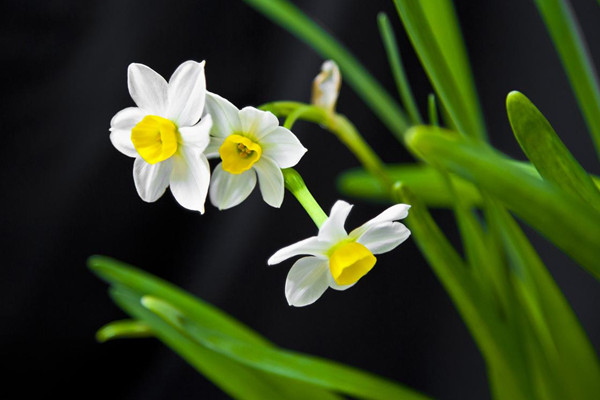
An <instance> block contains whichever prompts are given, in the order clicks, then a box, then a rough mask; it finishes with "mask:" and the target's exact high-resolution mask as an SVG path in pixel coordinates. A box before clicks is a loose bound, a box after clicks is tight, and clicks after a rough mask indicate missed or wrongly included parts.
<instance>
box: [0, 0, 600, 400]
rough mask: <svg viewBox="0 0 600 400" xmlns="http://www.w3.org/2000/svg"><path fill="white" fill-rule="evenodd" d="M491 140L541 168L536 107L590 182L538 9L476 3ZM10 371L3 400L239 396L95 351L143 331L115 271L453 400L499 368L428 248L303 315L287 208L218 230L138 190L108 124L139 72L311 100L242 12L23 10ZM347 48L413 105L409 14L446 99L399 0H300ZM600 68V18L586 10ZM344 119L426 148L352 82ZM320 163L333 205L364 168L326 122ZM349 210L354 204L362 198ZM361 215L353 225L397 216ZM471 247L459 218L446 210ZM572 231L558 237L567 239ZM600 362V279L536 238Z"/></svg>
mask: <svg viewBox="0 0 600 400" xmlns="http://www.w3.org/2000/svg"><path fill="white" fill-rule="evenodd" d="M456 3H457V11H458V14H459V17H460V20H461V22H462V24H463V31H464V34H465V37H466V41H467V45H468V49H469V53H470V57H471V61H472V65H473V70H474V73H475V78H476V83H477V86H478V89H479V93H480V96H481V100H482V104H483V108H484V111H485V115H486V120H487V123H488V126H489V131H490V136H491V140H492V142H493V144H494V145H495V146H497V147H498V148H500V149H501V150H503V151H505V152H507V153H509V154H511V155H512V156H514V157H516V158H519V159H523V158H524V157H523V155H522V154H521V152H520V150H519V148H518V145H517V143H516V141H515V140H514V138H513V136H512V133H511V131H510V128H509V125H508V122H507V118H506V113H505V110H504V99H505V96H506V94H507V93H508V92H509V91H510V90H512V89H519V90H521V91H522V92H524V93H525V94H526V95H528V96H529V97H530V98H531V99H532V101H533V102H534V103H535V104H536V105H538V107H539V108H540V109H541V110H542V112H544V114H545V115H546V116H547V117H548V118H549V119H550V121H551V122H552V123H553V125H554V126H555V128H556V130H557V131H558V132H559V134H560V135H561V137H562V138H563V139H564V141H565V142H566V144H567V146H568V147H569V148H570V149H571V150H572V151H573V153H574V154H575V155H576V157H577V158H578V159H579V160H580V161H581V162H582V164H583V165H584V166H585V167H586V168H588V169H589V170H590V171H592V172H595V173H599V172H600V170H599V169H598V164H597V160H596V158H595V155H594V151H593V148H592V143H591V140H590V139H589V136H588V135H587V134H586V130H585V126H584V123H583V121H582V118H581V115H580V113H579V111H578V108H577V106H576V103H575V101H574V99H573V96H572V94H571V92H570V90H569V86H568V83H567V81H566V78H565V75H564V73H563V71H562V69H561V67H560V63H559V60H558V58H557V56H556V54H555V52H554V51H553V48H552V44H551V42H550V39H549V37H548V35H547V33H546V31H545V28H544V26H543V24H542V21H541V19H540V17H539V15H538V14H537V11H536V9H535V7H534V5H533V2H532V1H523V0H510V1H503V2H496V1H487V2H479V1H467V0H461V1H457V2H456ZM2 4H3V6H2V8H3V10H2V12H1V13H0V15H2V17H1V18H2V24H0V26H1V28H0V33H1V36H0V41H1V43H2V69H3V84H2V88H3V89H2V96H3V98H2V103H1V104H2V108H1V110H2V111H1V113H2V114H1V115H2V119H1V120H2V130H3V132H2V139H1V140H2V151H1V153H0V154H1V156H0V178H1V180H0V182H2V196H1V200H0V201H1V204H0V205H1V207H2V212H1V214H0V215H1V218H2V219H1V221H0V239H1V243H2V247H1V249H2V252H1V255H2V263H1V265H0V317H1V318H0V320H1V322H0V343H1V344H0V346H1V347H0V359H1V360H2V361H1V362H2V365H3V366H4V369H5V372H4V375H3V379H2V388H1V389H0V391H1V392H3V394H1V395H0V396H1V397H2V398H27V397H30V396H32V395H34V394H36V395H44V397H46V396H48V395H59V396H60V397H62V398H93V397H100V396H102V397H105V396H110V397H112V398H119V399H120V398H123V399H146V400H147V399H166V398H169V399H187V398H201V399H221V398H225V396H224V395H223V394H222V393H221V392H220V391H219V389H218V388H216V387H215V386H213V385H212V383H210V382H208V381H207V380H205V379H204V378H203V377H202V376H200V375H199V374H197V373H196V372H195V371H194V370H193V369H192V368H191V367H189V366H188V365H187V364H186V363H185V362H184V361H182V360H181V359H180V358H179V357H178V356H176V355H175V354H173V353H172V352H171V351H170V350H169V349H168V348H166V347H165V346H163V345H162V344H160V343H159V342H158V341H156V340H153V339H142V340H122V341H115V342H109V343H106V344H98V343H96V342H95V340H94V333H95V331H96V330H97V328H99V327H100V326H102V325H103V324H105V323H107V322H109V321H111V320H115V319H120V318H123V317H125V315H124V314H123V313H122V312H121V311H120V310H119V309H118V308H117V307H116V306H115V305H113V304H112V302H111V301H110V300H109V298H108V296H107V294H106V289H107V286H106V285H105V284H104V283H103V282H101V281H100V280H98V279H97V278H96V277H95V276H94V275H92V273H90V271H89V270H88V269H87V268H86V258H87V257H88V256H89V255H91V254H105V255H111V256H113V257H115V258H118V259H121V260H124V261H127V262H130V263H132V264H134V265H137V266H139V267H142V268H143V269H145V270H147V271H150V272H152V273H155V274H157V275H159V276H161V277H163V278H165V279H167V280H170V281H172V282H174V283H176V284H178V285H180V286H182V287H183V288H185V289H186V290H188V291H190V292H192V293H194V294H195V295H197V296H199V297H201V298H203V299H205V300H207V301H209V302H211V303H213V304H215V305H217V306H218V307H220V308H222V309H223V310H225V311H227V312H228V313H230V314H231V315H233V316H234V317H236V318H238V319H239V320H241V321H243V322H245V323H247V324H248V325H250V326H251V327H252V328H254V329H256V330H258V331H259V332H261V333H262V334H264V335H265V336H266V337H267V338H269V339H271V340H273V341H274V342H275V343H277V344H279V345H281V346H283V347H286V348H290V349H294V350H298V351H303V352H308V353H311V354H316V355H320V356H324V357H329V358H332V359H335V360H338V361H341V362H344V363H348V364H351V365H355V366H358V367H361V368H364V369H366V370H369V371H372V372H375V373H378V374H381V375H384V376H387V377H390V378H394V379H397V380H399V381H400V382H403V383H406V384H408V385H410V386H412V387H414V388H416V389H418V390H422V391H424V392H425V393H427V394H430V395H433V396H435V397H440V398H444V399H482V398H487V397H489V394H488V388H487V382H486V376H485V369H484V363H483V361H482V359H481V357H480V355H479V353H478V350H477V348H476V347H475V345H474V343H473V341H472V339H471V338H470V336H469V334H468V332H467V330H466V329H465V326H464V325H463V323H462V322H461V320H460V318H459V316H458V315H457V313H456V311H455V310H454V308H453V306H452V304H451V302H450V300H449V298H448V296H447V295H446V294H445V292H444V291H443V289H442V288H441V286H440V284H439V283H438V281H437V279H436V278H435V276H434V275H433V274H432V272H431V270H430V269H429V267H428V266H427V264H426V263H425V262H424V261H423V259H422V257H421V256H420V254H419V252H418V250H417V249H416V247H415V245H414V243H413V242H412V241H411V240H409V241H408V242H407V243H405V244H403V245H402V246H401V247H400V248H398V249H397V250H396V251H394V252H392V253H388V254H386V255H382V256H381V257H379V263H378V265H377V268H376V269H375V270H374V271H373V272H372V273H371V274H369V275H368V277H366V278H365V279H363V280H362V281H361V283H360V284H358V285H357V286H356V287H355V288H353V289H352V290H349V291H346V292H343V293H338V292H333V291H328V292H327V293H326V294H325V295H324V296H323V298H322V299H321V300H319V301H318V302H317V303H315V304H314V305H312V306H309V307H306V308H300V309H295V308H290V307H288V306H287V303H286V301H285V297H284V293H283V287H284V282H285V277H286V274H287V272H288V270H289V268H290V267H291V265H292V262H291V261H289V262H287V263H284V264H283V265H280V266H277V267H273V268H267V267H266V260H267V258H268V257H269V256H270V255H271V254H272V253H273V252H274V251H276V250H277V249H279V248H281V247H282V246H284V245H287V244H290V243H293V242H295V241H297V240H300V239H302V238H305V237H308V236H312V235H314V234H315V233H316V230H315V228H314V226H313V225H312V222H311V221H310V219H308V217H307V216H306V215H305V214H304V213H303V211H302V210H301V208H300V206H299V205H298V204H297V203H296V202H295V200H294V199H293V198H291V197H290V196H289V195H286V200H285V201H284V204H283V207H282V209H281V210H276V209H272V208H270V207H269V206H267V205H266V204H265V203H264V202H262V200H261V199H260V196H259V195H258V193H257V192H255V193H254V194H253V195H252V196H251V198H250V199H249V200H247V201H246V202H244V203H243V204H242V205H241V206H238V207H235V208H233V209H231V210H228V211H224V212H219V211H217V210H216V209H215V208H214V207H212V206H211V205H209V204H207V212H206V214H205V215H203V216H200V215H199V214H197V213H193V212H190V211H187V210H185V209H183V208H181V207H180V206H178V204H177V203H176V202H175V201H174V199H173V197H172V196H171V195H170V193H167V194H166V195H165V196H163V198H161V199H160V200H159V201H158V202H156V203H154V204H146V203H144V202H142V201H141V199H140V198H139V197H138V196H137V194H136V191H135V188H134V185H133V179H132V176H131V174H132V164H133V163H132V160H131V159H129V158H127V157H125V156H123V155H121V154H120V153H119V152H117V151H116V150H115V149H114V148H113V147H112V145H111V144H110V141H109V140H108V127H109V122H110V119H111V117H112V116H113V115H114V114H115V113H116V112H117V111H119V110H120V109H122V108H124V107H127V106H132V105H133V102H132V100H131V99H130V97H129V95H128V92H127V84H126V83H127V75H126V70H127V65H128V64H129V63H131V62H140V63H144V64H147V65H149V66H150V67H152V68H153V69H155V70H156V71H158V72H159V73H161V74H162V75H163V76H165V77H167V78H168V77H169V76H170V74H171V73H172V72H173V71H174V69H175V68H176V67H177V66H178V65H179V64H180V63H181V62H183V61H185V60H188V59H194V60H197V61H200V60H203V59H206V60H207V65H206V75H207V82H208V88H209V90H211V91H214V92H216V93H219V94H221V95H222V96H224V97H226V98H228V99H230V100H231V101H232V102H233V103H235V104H236V105H238V106H240V107H241V106H244V105H258V104H261V103H264V102H267V101H273V100H301V101H307V100H308V99H309V97H310V83H311V80H312V78H313V77H314V76H315V74H316V73H317V72H318V69H319V67H320V64H321V62H322V61H323V60H322V59H321V58H320V57H319V56H318V55H317V54H316V53H314V52H313V51H312V50H311V49H309V48H308V47H307V46H306V45H304V44H303V43H301V42H299V41H297V40H296V39H295V38H293V37H292V36H291V35H289V34H288V33H287V32H285V31H284V30H282V29H281V28H279V27H277V26H275V25H273V24H272V23H271V22H269V21H267V20H266V19H264V18H263V17H262V16H261V15H259V14H258V13H256V12H255V11H253V10H252V9H250V8H249V7H247V6H246V5H245V4H243V3H242V2H241V1H237V0H222V1H170V2H166V1H163V2H158V1H156V2H155V1H116V0H112V1H85V2H82V1H50V2H47V1H33V2H24V1H4V2H3V3H2ZM296 4H298V5H299V6H300V7H301V8H302V9H303V10H305V11H306V12H307V13H308V14H309V15H311V16H313V17H315V18H316V19H317V20H318V21H319V22H321V23H322V24H323V25H324V26H326V27H327V29H328V30H329V31H330V32H332V33H333V34H335V35H336V36H337V37H339V38H341V40H342V41H343V42H344V43H345V44H347V45H348V47H349V48H350V49H351V50H352V51H353V52H354V53H355V54H356V55H357V56H358V57H359V59H360V60H361V61H362V62H363V63H364V64H365V65H366V67H367V68H368V69H369V70H370V71H371V72H372V73H373V74H374V75H375V76H376V77H378V78H379V79H380V80H381V82H382V83H383V84H384V85H385V86H386V87H387V88H388V89H389V91H390V92H392V93H393V92H394V86H393V82H392V79H391V75H390V73H389V70H388V67H387V62H386V59H385V55H384V51H383V48H382V46H381V44H380V40H379V37H378V31H377V26H376V14H377V12H378V11H381V10H383V11H386V12H387V13H388V15H390V17H391V19H392V21H393V24H394V27H395V29H396V32H397V33H398V40H399V43H400V47H401V51H402V53H403V55H404V58H405V59H406V66H407V69H408V74H409V78H410V81H411V83H412V85H413V89H414V92H415V94H416V96H417V98H418V100H419V103H420V106H421V109H424V105H425V100H426V96H427V94H428V93H429V92H430V91H431V89H430V87H429V85H428V83H427V80H426V78H425V75H424V73H423V71H422V70H421V68H420V66H419V64H418V61H417V59H416V57H415V55H414V53H413V52H412V50H411V49H410V45H409V43H408V40H407V38H406V36H405V34H404V33H403V31H402V29H401V25H400V23H399V21H398V20H397V19H396V17H395V12H394V9H393V6H392V2H391V1H389V0H372V1H368V2H367V1H358V0H357V1H348V0H326V1H324V0H311V1H298V2H297V3H296ZM574 6H575V10H576V12H577V15H578V16H579V18H580V21H581V23H582V26H583V31H584V33H585V34H586V36H587V39H588V43H591V45H592V47H593V48H592V49H591V52H592V56H593V58H594V60H595V62H596V64H600V48H598V46H597V43H598V38H599V37H600V24H599V23H598V20H599V18H600V7H598V2H597V1H596V0H579V1H574ZM338 110H339V111H340V112H342V113H344V114H346V115H347V116H348V117H349V118H350V119H351V120H352V121H353V122H354V123H355V124H356V125H357V126H358V128H359V129H360V130H361V131H362V133H363V134H364V135H365V136H366V138H367V140H368V141H369V142H370V143H371V144H372V145H373V147H374V148H375V149H376V150H377V151H378V152H380V154H381V155H382V157H383V158H384V160H386V161H395V162H398V161H400V162H410V160H411V158H410V156H409V155H408V154H407V152H406V151H405V150H404V149H403V148H402V147H401V146H400V145H399V144H398V143H397V142H396V141H395V140H394V139H392V137H391V135H390V134H389V133H388V132H387V131H386V129H385V128H384V127H383V126H382V125H381V124H380V123H379V122H378V121H377V120H376V118H375V117H374V116H373V114H372V113H371V112H370V111H369V109H367V108H366V107H365V106H364V104H363V103H362V102H361V101H360V100H359V98H358V97H357V96H356V95H355V94H354V93H353V92H352V91H351V89H350V88H349V87H347V86H343V87H342V94H341V98H340V101H339V105H338ZM295 132H296V134H297V135H298V136H299V137H300V139H301V140H302V142H303V144H304V145H305V146H306V147H307V148H308V149H309V152H308V153H307V155H306V156H305V157H304V159H303V160H302V161H301V163H300V164H299V165H298V170H299V171H300V172H301V173H302V174H303V175H304V177H305V180H306V181H307V183H308V185H309V187H310V188H311V190H312V192H313V193H314V194H315V195H316V197H317V199H318V200H319V201H320V203H321V204H322V205H323V206H324V208H325V209H327V210H329V209H330V207H331V205H332V204H333V202H334V201H335V200H336V199H338V198H339V197H340V195H339V194H338V193H336V192H335V190H334V182H335V177H336V176H337V174H338V173H339V172H341V171H343V170H344V169H346V168H349V167H354V166H356V165H357V162H356V161H355V160H354V158H353V157H352V156H351V155H349V154H348V152H347V151H346V150H345V149H344V148H343V147H342V146H341V145H339V144H338V143H337V141H336V139H335V138H334V137H333V136H331V135H329V134H327V133H326V132H325V131H323V130H321V129H320V128H318V127H317V126H313V125H309V124H304V123H299V124H298V125H297V126H296V129H295ZM350 200H351V201H352V199H350ZM354 202H355V203H358V204H359V206H358V207H355V210H354V211H353V213H352V215H351V217H350V220H349V225H348V226H357V225H359V224H361V223H362V222H364V221H365V220H367V219H368V218H371V217H373V216H374V215H375V214H376V213H378V212H380V211H381V210H382V209H383V206H381V205H380V206H375V205H367V204H362V203H360V202H356V201H354ZM434 215H435V216H436V218H437V219H438V221H439V222H440V223H441V224H442V226H443V227H444V229H445V230H446V231H447V232H448V233H449V234H450V235H451V236H452V238H453V241H454V242H455V243H458V242H459V239H458V237H457V236H456V233H455V231H456V230H455V227H454V224H453V222H452V219H451V216H450V215H449V214H448V213H446V212H443V211H437V212H435V213H434ZM560 224H561V221H556V226H557V229H560ZM530 233H531V235H532V237H533V239H534V241H535V243H536V246H537V247H538V248H539V249H541V252H542V256H543V258H544V260H545V261H546V263H547V264H548V266H549V267H550V268H551V270H552V273H553V274H554V276H555V277H556V278H557V280H558V281H559V284H560V286H561V287H562V288H563V290H564V291H565V293H566V296H567V298H568V299H569V300H570V301H571V303H572V304H573V306H574V308H575V311H576V313H577V314H578V315H579V317H580V318H581V321H582V323H583V325H584V327H585V328H586V329H587V331H588V333H589V335H590V337H591V339H592V341H593V343H594V344H595V346H596V348H598V346H599V345H600V322H599V321H598V316H597V310H598V304H599V301H600V291H599V290H598V289H599V288H598V283H597V282H596V281H595V280H594V279H593V278H592V277H591V276H589V275H588V274H586V273H585V272H583V271H582V270H581V269H580V268H579V267H577V266H575V265H574V263H573V262H571V261H570V260H568V259H567V258H566V257H565V256H564V255H562V254H561V253H560V252H559V251H558V250H556V249H555V248H553V247H552V246H551V245H549V244H548V243H547V242H545V241H544V240H543V239H541V238H540V237H538V236H537V235H536V234H534V233H532V232H530Z"/></svg>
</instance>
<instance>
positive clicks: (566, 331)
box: [490, 207, 600, 399]
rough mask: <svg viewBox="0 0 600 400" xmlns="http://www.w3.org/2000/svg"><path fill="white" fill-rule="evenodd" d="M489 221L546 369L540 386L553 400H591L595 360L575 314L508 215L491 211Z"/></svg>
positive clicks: (596, 387) (598, 372) (598, 388)
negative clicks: (501, 245) (498, 235)
mask: <svg viewBox="0 0 600 400" xmlns="http://www.w3.org/2000/svg"><path fill="white" fill-rule="evenodd" d="M490 218H491V220H492V224H493V225H494V226H495V227H496V228H497V229H498V230H499V231H500V233H501V237H502V240H503V242H504V247H505V249H506V254H507V257H508V260H509V261H510V264H511V272H512V273H511V277H512V280H513V282H514V285H515V288H516V290H517V292H518V293H519V294H520V296H521V304H522V306H521V307H520V309H521V310H522V311H523V312H524V313H526V315H527V320H528V321H529V323H530V324H531V325H532V327H533V329H534V331H533V332H534V333H535V342H536V343H537V345H538V346H540V348H541V355H538V358H539V362H540V363H542V364H544V365H546V364H547V366H545V367H544V365H539V366H538V367H539V368H540V369H543V368H546V369H548V371H545V374H546V376H548V377H549V378H547V379H546V382H544V383H545V384H546V386H548V387H551V388H552V389H551V390H549V391H550V392H552V393H553V397H554V398H560V399H562V398H572V399H586V398H589V399H592V398H595V397H596V396H597V394H598V393H600V367H599V364H598V358H597V357H596V352H595V350H594V347H593V346H592V345H591V343H590V341H589V339H588V337H587V335H586V334H585V331H584V330H583V328H582V327H581V325H580V323H579V321H578V319H577V317H576V315H575V313H574V312H573V310H572V309H571V307H570V306H569V304H568V302H567V300H566V299H565V297H564V296H563V294H562V292H561V291H560V289H559V288H558V286H557V285H556V283H555V282H554V280H553V279H552V276H551V275H550V274H549V272H548V270H547V269H546V267H545V265H544V264H543V262H542V260H541V259H540V258H539V256H538V254H537V253H536V251H535V250H534V248H533V247H532V246H531V244H530V243H529V241H528V240H527V237H526V236H525V234H524V233H523V231H522V230H521V228H520V227H519V225H518V224H517V223H516V222H515V220H514V219H513V218H512V217H511V216H510V214H509V213H508V212H506V210H504V209H502V208H501V207H494V208H493V209H492V210H491V213H490ZM548 380H550V381H551V382H548ZM561 393H562V395H561ZM545 398H548V396H546V397H545Z"/></svg>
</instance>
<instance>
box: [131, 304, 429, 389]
mask: <svg viewBox="0 0 600 400" xmlns="http://www.w3.org/2000/svg"><path fill="white" fill-rule="evenodd" d="M142 303H143V304H144V305H145V306H146V307H147V308H148V309H150V310H151V311H153V312H154V313H156V314H157V315H159V316H160V317H162V318H163V319H164V320H165V321H167V322H169V323H172V322H171V321H174V320H175V323H174V324H173V323H172V324H173V325H174V326H175V327H176V328H178V329H180V330H181V331H183V332H185V333H186V334H187V335H189V336H190V337H191V338H193V339H194V340H196V341H197V342H198V343H200V344H202V345H203V346H205V347H207V348H209V349H211V350H214V351H216V352H218V353H220V354H222V355H224V356H227V357H229V358H232V359H234V360H236V361H238V362H240V363H242V364H244V365H247V366H249V367H252V368H255V369H257V370H260V371H264V372H269V373H272V374H275V375H278V376H282V377H286V378H292V379H296V380H298V381H300V382H305V383H310V384H314V385H317V386H321V387H324V388H327V389H330V390H335V391H339V392H342V393H346V394H349V395H351V396H356V397H359V398H363V399H372V400H387V399H410V400H424V399H427V397H426V396H424V395H421V394H419V393H417V392H415V391H413V390H411V389H408V388H405V387H403V386H400V385H398V384H395V383H392V382H390V381H387V380H385V379H383V378H380V377H378V376H375V375H371V374H368V373H365V372H363V371H360V370H357V369H355V368H352V367H348V366H346V365H343V364H338V363H335V362H332V361H329V360H324V359H321V358H318V357H314V356H308V355H304V354H300V353H296V352H292V351H288V350H283V349H278V348H274V347H270V346H257V345H252V344H248V343H245V342H242V341H239V340H236V339H232V338H230V337H227V336H226V335H223V334H221V333H219V332H216V331H213V330H210V329H206V328H204V327H203V326H202V325H200V324H199V323H198V322H196V321H193V320H191V319H188V318H186V316H185V315H182V314H179V312H178V310H174V309H173V308H172V307H171V306H170V305H169V304H168V303H166V302H164V301H162V300H160V299H156V298H150V299H146V298H144V299H143V301H142ZM173 315H175V316H176V317H175V318H173ZM281 398H285V397H283V396H282V397H281Z"/></svg>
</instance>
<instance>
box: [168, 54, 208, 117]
mask: <svg viewBox="0 0 600 400" xmlns="http://www.w3.org/2000/svg"><path fill="white" fill-rule="evenodd" d="M168 95H169V107H168V111H167V117H168V118H169V119H171V120H173V121H175V122H176V123H177V124H178V125H179V126H192V125H194V124H195V123H196V122H198V120H199V119H200V117H201V116H202V112H203V111H204V100H205V98H206V79H205V77H204V61H202V62H201V63H198V62H196V61H186V62H184V63H183V64H181V65H180V66H179V67H178V68H177V69H176V70H175V72H173V75H171V79H169V89H168Z"/></svg>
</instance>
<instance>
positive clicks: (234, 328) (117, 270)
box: [88, 256, 270, 345]
mask: <svg viewBox="0 0 600 400" xmlns="http://www.w3.org/2000/svg"><path fill="white" fill-rule="evenodd" d="M88 265H89V267H90V268H91V270H92V271H93V272H94V273H95V274H96V275H98V276H99V277H100V278H102V279H104V280H105V281H107V282H108V283H110V284H112V285H120V286H124V287H128V288H130V289H131V290H134V291H136V292H138V293H142V294H144V295H152V296H156V297H160V298H163V299H165V300H167V301H168V302H169V303H171V304H173V305H174V306H176V307H177V308H178V309H180V310H182V311H184V312H185V313H186V315H189V316H190V318H194V319H195V320H198V321H202V324H203V325H204V326H206V327H207V328H209V329H214V330H217V331H221V332H223V333H225V334H227V335H229V336H232V337H234V338H237V339H239V340H242V341H246V342H249V343H256V344H262V345H268V344H270V343H269V342H268V341H267V340H266V339H264V338H263V337H262V336H260V335H259V334H257V333H256V332H254V331H253V330H251V329H250V328H248V327H247V326H245V325H243V324H242V323H240V322H239V321H237V320H235V319H234V318H232V317H230V316H229V315H227V314H225V313H224V312H223V311H221V310H219V309H218V308H216V307H214V306H212V305H210V304H208V303H206V302H204V301H202V300H200V299H198V298H196V297H194V296H192V295H190V294H188V293H186V292H185V291H183V290H181V289H179V288H178V287H177V286H175V285H172V284H171V283H169V282H166V281H164V280H162V279H159V278H157V277H155V276H153V275H151V274H149V273H147V272H144V271H142V270H139V269H137V268H135V267H132V266H130V265H127V264H125V263H123V262H120V261H117V260H115V259H112V258H110V257H103V256H92V257H90V258H89V259H88Z"/></svg>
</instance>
